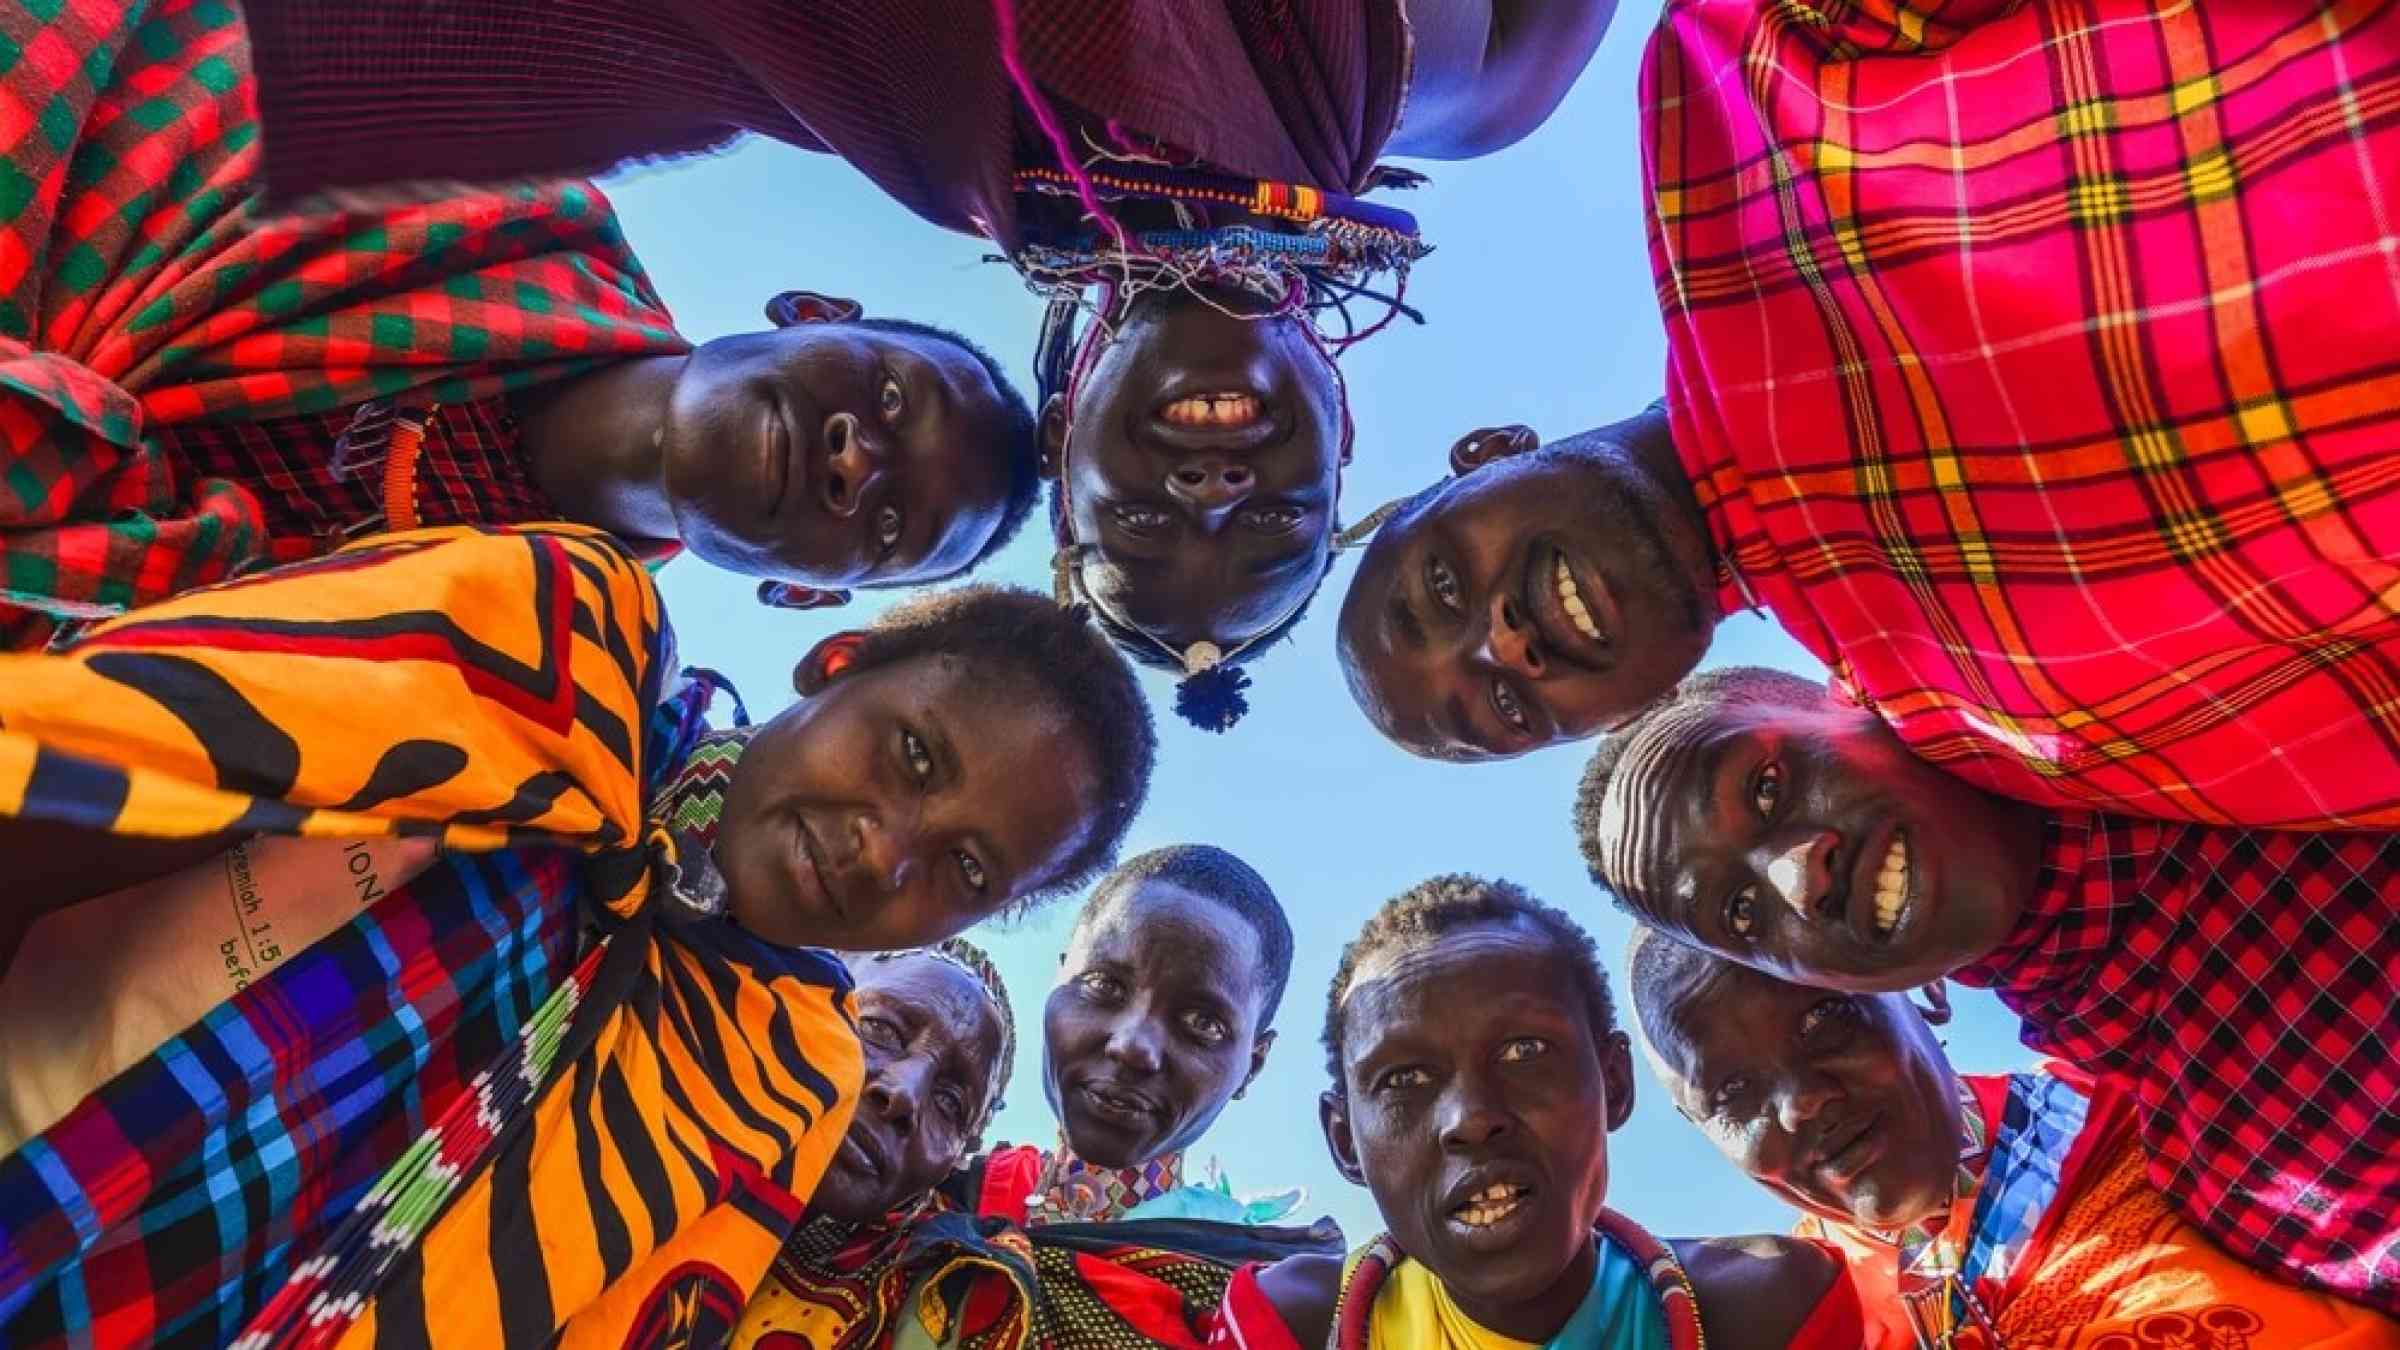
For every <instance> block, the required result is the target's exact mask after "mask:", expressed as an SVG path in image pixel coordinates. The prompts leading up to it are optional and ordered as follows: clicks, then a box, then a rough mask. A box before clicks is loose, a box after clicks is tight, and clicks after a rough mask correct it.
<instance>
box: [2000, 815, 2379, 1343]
mask: <svg viewBox="0 0 2400 1350" xmlns="http://www.w3.org/2000/svg"><path fill="white" fill-rule="evenodd" d="M1953 978H1955V979H1956V980H1958V981H1959V982H1960V983H1961V984H1967V985H1973V986H1977V987H1986V988H1990V989H1992V990H1994V991H1995V992H1997V993H1998V994H1999V996H2000V999H2001V1001H2002V1002H2004V1003H2006V1004H2007V1005H2008V1006H2009V1007H2010V1008H2011V1009H2013V1010H2015V1011H2016V1013H2017V1014H2018V1015H2019V1016H2021V1017H2023V1018H2024V1020H2025V1022H2024V1031H2023V1035H2024V1041H2025V1044H2027V1045H2028V1046H2031V1047H2032V1048H2033V1049H2035V1050H2038V1051H2041V1052H2042V1053H2044V1054H2049V1055H2056V1056H2058V1057H2059V1058H2061V1059H2064V1060H2066V1061H2067V1062H2069V1063H2071V1064H2073V1065H2076V1066H2077V1067H2079V1068H2082V1069H2084V1070H2085V1071H2087V1072H2090V1073H2092V1074H2095V1075H2109V1076H2114V1077H2118V1078H2121V1079H2124V1080H2126V1081H2127V1082H2128V1084H2129V1085H2130V1088H2131V1091H2132V1094H2133V1098H2134V1101H2135V1102H2136V1104H2137V1105H2138V1107H2139V1109H2140V1112H2141V1117H2142V1120H2141V1133H2142V1146H2143V1149H2144V1150H2145V1151H2146V1152H2147V1153H2148V1155H2149V1159H2150V1180H2151V1182H2152V1183H2153V1184H2154V1185H2156V1186H2157V1187H2158V1190H2159V1192H2160V1193H2161V1194H2163V1195H2165V1196H2166V1197H2167V1199H2168V1200H2170V1201H2172V1202H2173V1203H2174V1204H2175V1206H2176V1207H2177V1208H2178V1209H2180V1210H2181V1211H2182V1212H2183V1213H2184V1214H2186V1215H2187V1216H2189V1217H2190V1218H2191V1220H2192V1221H2193V1222H2194V1223H2195V1224H2197V1225H2199V1226H2200V1227H2201V1228H2202V1229H2203V1230H2204V1231H2206V1232H2207V1233H2208V1234H2209V1236H2211V1237H2213V1238H2215V1239H2216V1240H2217V1241H2218V1242H2219V1243H2221V1244H2223V1245H2224V1247H2225V1248H2226V1250H2228V1251H2230V1252H2232V1253H2233V1254H2234V1255H2236V1256H2237V1257H2240V1258H2241V1259H2242V1260H2245V1261H2247V1262H2249V1263H2251V1264H2253V1265H2256V1266H2258V1267H2260V1268H2262V1269H2267V1270H2280V1271H2282V1272H2284V1273H2285V1274H2286V1275H2288V1276H2289V1277H2290V1278H2291V1279H2293V1280H2296V1281H2298V1282H2300V1283H2303V1284H2307V1285H2311V1286H2314V1287H2316V1288H2320V1289H2328V1290H2331V1291H2333V1292H2335V1293H2339V1294H2343V1295H2346V1296H2347V1297H2350V1298H2353V1299H2356V1300H2358V1301H2360V1302H2362V1303H2365V1304H2367V1305H2369V1306H2371V1307H2374V1308H2378V1309H2381V1310H2382V1311H2384V1312H2386V1313H2400V998H2396V997H2394V993H2393V991H2394V990H2400V836H2394V835H2388V834H2383V835H2370V834H2333V833H2324V834H2304V833H2295V832H2289V831H2275V830H2229V829H2211V828H2208V827H2205V826H2199V825H2192V824H2188V823H2182V822H2169V821H2152V820H2137V819H2130V818H2125V817H2116V816H2104V815H2090V814H2084V815H2077V816H2067V817H2061V818H2058V819H2056V820H2053V821H2052V822H2051V823H2050V825H2049V826H2048V829H2047V832H2046V836H2045V841H2044V846H2043V866H2042V881H2041V888H2040V892H2039V894H2038V895H2037V896H2036V897H2035V899H2034V901H2033V903H2032V904H2031V905H2030V906H2028V908H2027V911H2026V913H2025V916H2024V918H2023V919H2022V920H2021V921H2020V922H2019V924H2018V926H2017V929H2016V931H2015V932H2014V933H2013V934H2011V935H2010V937H2009V939H2008V940H2007V941H2006V942H2005V943H2003V944H2002V945H2001V947H2000V948H1999V949H1998V950H1997V951H1994V952H1993V953H1992V954H1991V955H1989V956H1987V957H1986V958H1984V959H1983V960H1981V961H1979V962H1977V963H1975V964H1974V965H1971V966H1968V967H1966V968H1964V969H1962V970H1959V971H1957V972H1955V974H1954V975H1953Z"/></svg>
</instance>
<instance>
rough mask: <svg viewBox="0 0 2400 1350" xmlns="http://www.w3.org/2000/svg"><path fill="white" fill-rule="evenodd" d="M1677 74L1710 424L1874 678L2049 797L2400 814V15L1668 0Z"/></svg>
mask: <svg viewBox="0 0 2400 1350" xmlns="http://www.w3.org/2000/svg"><path fill="white" fill-rule="evenodd" d="M1641 101H1642V107H1643V116H1644V128H1643V134H1644V139H1645V145H1644V155H1645V158H1644V168H1645V183H1646V186H1647V189H1648V192H1649V196H1650V202H1649V205H1650V214H1651V224H1650V245H1651V252H1652V260H1653V263H1654V266H1655V269H1656V276H1657V282H1658V298H1659V304H1660V307H1661V309H1662V310H1663V311H1664V314H1665V319H1666V329H1667V345H1668V361H1667V386H1668V405H1669V409H1670V413H1671V416H1672V420H1673V428H1674V435H1675V440H1676V444H1677V447H1678V450H1679V452H1680V453H1681V455H1682V458H1683V460H1684V462H1685V464H1686V465H1687V466H1688V467H1689V468H1690V469H1691V471H1692V474H1693V478H1694V481H1695V483H1696V484H1697V486H1698V489H1699V494H1700V501H1701V504H1702V506H1703V507H1704V509H1705V510H1706V512H1707V514H1708V517H1709V519H1710V521H1711V524H1712V528H1713V530H1714V531H1715V535H1716V541H1717V544H1718V546H1719V548H1720V549H1721V550H1722V551H1723V553H1724V555H1725V556H1726V557H1727V558H1728V559H1730V560H1731V562H1732V563H1733V564H1734V566H1735V567H1736V568H1738V569H1739V571H1740V572H1741V574H1742V577H1743V579H1745V580H1746V581H1747V582H1748V583H1749V586H1750V588H1751V590H1752V591H1753V592H1754V593H1755V594H1756V595H1757V596H1758V597H1759V598H1760V599H1761V600H1762V601H1763V602H1764V604H1765V606H1766V607H1767V608H1768V609H1770V610H1772V611H1773V613H1774V615H1775V616H1776V618H1778V619H1779V620H1780V621H1781V622H1782V623H1783V625H1784V626H1785V627H1786V628H1787V629H1789V630H1790V631H1791V632H1792V633H1793V634H1794V635H1795V636H1796V637H1798V638H1799V639H1800V640H1801V641H1802V642H1803V643H1805V644H1806V645H1807V646H1808V647H1809V648H1810V649H1811V650H1812V651H1813V652H1815V653H1816V654H1817V655H1818V656H1819V657H1820V658H1822V659H1823V660H1824V661H1825V662H1826V663H1827V664H1828V665H1829V666H1831V667H1832V668H1833V670H1834V672H1835V674H1836V676H1837V679H1838V681H1839V682H1840V683H1841V684H1842V685H1844V686H1845V687H1846V688H1847V689H1848V691H1849V692H1851V693H1852V694H1853V695H1854V696H1856V697H1858V698H1859V699H1860V700H1861V701H1863V702H1866V703H1868V704H1870V705H1871V706H1873V707H1874V708H1875V709H1876V710H1878V711H1879V712H1880V713H1881V714H1882V716H1883V717H1884V719H1885V720H1886V721H1888V722H1889V723H1890V724H1891V725H1892V726H1893V727H1894V728H1895V729H1896V730H1897V731H1898V732H1899V733H1900V735H1901V736H1902V737H1903V738H1904V739H1906V740H1907V742H1908V743H1909V744H1910V745H1911V746H1912V747H1913V748H1914V749H1916V750H1917V751H1918V752H1919V753H1920V754H1922V755H1924V756H1926V757H1927V758H1929V759H1931V760H1934V761H1936V762H1938V763H1940V764H1941V765H1942V766H1943V767H1945V768H1947V769H1950V770H1952V771H1955V772H1957V773H1959V774H1962V775H1964V776H1966V777H1967V778H1970V779H1972V780H1974V781H1975V782H1977V783H1979V784H1981V785H1983V786H1985V787H1987V788H1990V789H1992V790H1994V791H1997V792H2002V793H2005V794H2007V795H2009V796H2012V797H2018V798H2022V799H2025V800H2028V801H2034V802H2040V803H2043V804H2046V805H2049V806H2052V807H2058V808H2069V809H2073V808H2082V809H2102V810H2108V811H2113V812H2121V813H2125V814H2131V815H2143V816H2153V817H2164V818H2171V819H2183V820H2194V821H2200V822H2204V823H2232V824H2242V825H2256V826H2270V825H2271V826H2280V827H2288V828H2301V829H2317V828H2345V827H2347V828H2363V827H2372V828H2379V829H2390V828H2393V827H2394V826H2396V825H2400V248H2396V245H2400V239H2396V238H2395V236H2394V233H2393V232H2394V230H2395V228H2400V224H2396V222H2400V8H2396V7H2394V6H2392V5H2390V4H2388V3H2361V2H2359V0H2334V2H2333V3H2326V4H2284V5H2268V4H2239V3H2234V4H2222V3H2205V2H2203V3H2197V4H2194V3H2187V2H2186V0H2173V2H2172V3H2153V2H2152V0H1950V2H1949V3H1939V2H1938V0H1859V2H1858V3H1840V2H1839V0H1818V2H1816V3H1808V2H1805V0H1803V2H1800V3H1785V4H1772V5H1770V4H1762V3H1758V0H1670V2H1669V3H1668V5H1667V7H1666V13H1665V15H1664V17H1663V18H1662V19H1661V21H1660V25H1659V28H1658V31H1657V33H1656V35H1655V36H1654V38H1653V39H1652V42H1651V46H1650V51H1649V55H1648V59H1647V63H1646V66H1645V68H1644V72H1643V77H1642V94H1641ZM1727 596H1728V598H1729V599H1733V598H1735V597H1737V596H1738V591H1737V589H1736V588H1732V587H1729V588H1727Z"/></svg>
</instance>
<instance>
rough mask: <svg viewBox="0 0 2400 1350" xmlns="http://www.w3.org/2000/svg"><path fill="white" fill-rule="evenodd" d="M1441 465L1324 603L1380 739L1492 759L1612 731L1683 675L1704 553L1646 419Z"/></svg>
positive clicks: (1465, 445) (1695, 636)
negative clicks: (1338, 596)
mask: <svg viewBox="0 0 2400 1350" xmlns="http://www.w3.org/2000/svg"><path fill="white" fill-rule="evenodd" d="M1450 467H1451V472H1452V474H1453V475H1454V477H1453V478H1451V479H1450V480H1448V481H1447V482H1445V483H1443V484H1441V485H1439V486H1438V487H1437V489H1436V493H1437V495H1436V497H1435V498H1434V500H1433V501H1432V502H1431V503H1430V504H1427V505H1424V506H1422V507H1421V508H1420V509H1418V510H1416V511H1414V512H1411V513H1406V514H1404V515H1403V516H1401V517H1398V518H1395V519H1394V520H1393V521H1392V522H1391V523H1390V524H1387V525H1386V526H1384V528H1383V529H1382V530H1381V531H1379V532H1378V533H1377V535H1376V537H1375V540H1374V542H1373V543H1372V544H1371V545H1370V546H1369V547H1368V549H1367V551H1366V554H1365V556H1364V557H1363V558H1362V559H1361V561H1360V563H1359V566H1358V573H1357V575H1356V577H1354V578H1353V579H1352V581H1351V583H1350V591H1349V594H1348V595H1346V596H1345V597H1344V598H1343V601H1342V615H1341V626H1340V630H1339V634H1338V637H1337V644H1338V647H1337V650H1338V654H1339V656H1340V658H1341V663H1342V673H1343V676H1344V678H1345V679H1346V680H1347V681H1348V682H1349V685H1350V692H1351V696H1352V697H1353V698H1354V699H1356V700H1357V702H1358V705H1359V709H1360V710H1361V711H1362V712H1364V713H1366V715H1367V717H1368V719H1369V720H1370V721H1372V722H1373V723H1374V724H1375V727H1376V729H1377V730H1379V731H1381V732H1382V733H1383V734H1384V735H1385V736H1386V737H1387V738H1389V739H1390V740H1392V741H1393V742H1394V743H1396V744H1398V745H1400V746H1401V747H1403V748H1404V749H1407V750H1408V751H1410V752H1411V753H1413V754H1418V755H1423V756H1427V757H1429V758H1435V759H1448V760H1461V761H1469V760H1484V759H1506V758H1510V757H1513V756H1516V755H1522V754H1525V753H1527V752H1528V751H1532V750H1537V749H1540V748H1542V747H1543V746H1547V745H1556V744H1559V743H1561V742H1565V741H1572V740H1579V739H1582V738H1584V737H1587V736H1592V735H1595V734H1597V733H1599V732H1600V731H1603V730H1605V729H1607V728H1609V727H1613V726H1615V725H1617V724H1619V723H1621V722H1623V721H1624V720H1625V719H1626V718H1628V717H1630V716H1632V715H1633V714H1634V713H1636V712H1638V711H1640V710H1641V709H1643V708H1645V707H1647V706H1649V705H1650V704H1651V703H1652V702H1654V701H1656V699H1657V698H1658V697H1659V696H1660V695H1661V694H1663V693H1665V692H1666V691H1667V690H1668V689H1670V688H1672V687H1673V686H1674V685H1675V683H1676V681H1678V680H1681V679H1682V678H1683V677H1684V676H1685V675H1687V674H1689V673H1691V671H1692V670H1693V669H1694V668H1695V667H1696V666H1697V665H1698V664H1699V662H1700V657H1701V655H1702V654H1703V653H1705V652H1706V651H1707V650H1708V643H1709V639H1710V637H1711V636H1712V635H1713V633H1714V632H1715V629H1716V623H1717V620H1718V618H1719V617H1720V611H1719V608H1718V605H1717V600H1716V594H1717V591H1716V583H1715V580H1714V576H1715V568H1716V555H1715V550H1714V546H1713V545H1712V544H1711V543H1710V541H1709V536H1708V531H1707V529H1706V527H1705V525H1704V523H1703V521H1702V519H1701V515H1700V508H1699V504H1698V502H1697V500H1696V499H1695V498H1694V497H1693V495H1692V490H1691V485H1690V482H1689V481H1688V480H1687V479H1686V478H1685V477H1684V475H1683V470H1682V467H1681V466H1680V464H1678V463H1677V461H1676V459H1675V450H1674V446H1673V445H1672V444H1671V443H1670V442H1669V441H1668V439H1667V431H1666V419H1665V415H1664V414H1663V412H1660V411H1658V410H1655V409H1654V410H1652V411H1650V412H1647V413H1644V414H1643V415H1642V416H1640V417H1636V418H1633V419H1631V420H1629V421H1625V422H1620V423H1617V424H1616V425H1614V426H1610V427H1604V428H1601V429H1600V430H1598V431H1592V432H1586V433H1585V434H1584V435H1582V436H1578V437H1575V438H1573V439H1571V440H1568V441H1563V442H1558V443H1555V444H1552V445H1546V446H1545V445H1539V444H1538V438H1537V437H1536V436H1535V435H1534V433H1533V432H1532V431H1530V430H1529V429H1527V428H1524V427H1495V428H1486V429H1484V430H1480V431H1475V432H1470V433H1468V434H1467V435H1466V436H1464V437H1462V438H1460V440H1459V441H1458V443H1457V444H1456V445H1454V446H1452V447H1451V450H1450ZM1561 564H1563V565H1564V566H1565V567H1566V569H1567V573H1568V576H1569V578H1570V579H1571V581H1572V588H1571V598H1570V595H1569V594H1564V593H1562V591H1561V588H1560V584H1559V579H1558V568H1559V567H1560V565H1561ZM1577 606H1580V607H1581V608H1582V610H1583V614H1582V615H1581V616H1578V615H1577V614H1576V613H1575V608H1576V607H1577Z"/></svg>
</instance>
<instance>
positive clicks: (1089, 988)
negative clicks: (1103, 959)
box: [1075, 971, 1125, 1003]
mask: <svg viewBox="0 0 2400 1350" xmlns="http://www.w3.org/2000/svg"><path fill="white" fill-rule="evenodd" d="M1075 983H1076V985H1077V986H1078V987H1079V988H1081V989H1082V990H1083V992H1084V994H1085V995H1086V996H1088V997H1090V998H1093V999H1097V1000H1098V1001H1100V1002H1102V1003H1113V1002H1115V1001H1116V1000H1117V999H1118V998H1120V997H1122V996H1123V995H1124V993H1125V986H1123V985H1121V984H1119V983H1117V981H1116V978H1115V977H1114V976H1110V975H1103V974H1101V973H1100V972H1098V971H1093V972H1092V973H1090V974H1088V975H1085V976H1084V977H1083V978H1081V979H1079V980H1077V981H1076V982H1075Z"/></svg>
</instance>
